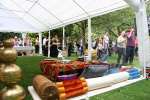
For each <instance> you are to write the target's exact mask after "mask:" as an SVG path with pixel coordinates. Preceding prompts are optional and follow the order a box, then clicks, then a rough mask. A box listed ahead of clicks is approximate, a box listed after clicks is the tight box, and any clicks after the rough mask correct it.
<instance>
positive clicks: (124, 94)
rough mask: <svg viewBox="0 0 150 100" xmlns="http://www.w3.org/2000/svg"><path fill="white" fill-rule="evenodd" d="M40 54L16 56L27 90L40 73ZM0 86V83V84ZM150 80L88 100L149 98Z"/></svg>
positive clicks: (23, 83) (27, 98)
mask: <svg viewBox="0 0 150 100" xmlns="http://www.w3.org/2000/svg"><path fill="white" fill-rule="evenodd" d="M44 58H45V57H42V56H33V57H28V56H25V57H18V58H17V62H16V63H17V65H19V66H20V67H21V69H22V71H23V78H22V80H21V81H20V83H19V84H20V85H22V86H23V87H24V88H25V90H26V91H27V87H28V86H30V85H32V79H33V77H34V76H35V75H37V74H40V73H41V71H40V68H39V61H41V60H42V59H44ZM74 58H75V57H70V58H69V59H74ZM115 59H116V56H112V57H110V59H109V62H111V63H115V62H116V61H115ZM134 65H138V61H135V62H134ZM0 88H2V85H1V84H0ZM149 94H150V81H149V80H143V81H140V82H137V83H135V84H133V85H129V86H126V87H123V88H120V89H117V90H114V91H111V92H107V93H104V94H101V95H97V96H94V97H91V98H90V100H149V99H150V95H149ZM25 100H32V98H31V96H30V95H29V93H28V91H27V97H26V99H25Z"/></svg>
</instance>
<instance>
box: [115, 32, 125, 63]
mask: <svg viewBox="0 0 150 100" xmlns="http://www.w3.org/2000/svg"><path fill="white" fill-rule="evenodd" d="M126 44H127V38H126V35H125V31H122V32H121V34H120V36H119V37H118V38H117V49H118V50H117V53H118V58H117V63H118V64H120V60H121V58H122V63H121V64H125V58H126Z"/></svg>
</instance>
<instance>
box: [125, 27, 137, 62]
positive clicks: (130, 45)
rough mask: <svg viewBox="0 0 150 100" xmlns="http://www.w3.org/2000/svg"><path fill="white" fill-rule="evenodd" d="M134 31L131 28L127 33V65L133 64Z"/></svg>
mask: <svg viewBox="0 0 150 100" xmlns="http://www.w3.org/2000/svg"><path fill="white" fill-rule="evenodd" d="M135 39H136V37H135V31H134V29H133V28H131V29H130V30H129V31H128V32H127V47H126V63H128V62H129V64H132V63H133V59H134V51H135V46H136V44H135Z"/></svg>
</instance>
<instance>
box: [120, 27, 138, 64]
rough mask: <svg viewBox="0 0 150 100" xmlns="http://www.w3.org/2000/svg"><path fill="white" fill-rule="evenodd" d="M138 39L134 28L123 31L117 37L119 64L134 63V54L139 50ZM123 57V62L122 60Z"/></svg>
mask: <svg viewBox="0 0 150 100" xmlns="http://www.w3.org/2000/svg"><path fill="white" fill-rule="evenodd" d="M137 46H138V41H137V38H136V35H135V30H134V29H133V28H131V29H128V30H127V31H122V32H121V33H120V35H119V36H118V38H117V53H118V58H117V63H118V64H123V65H124V64H132V63H133V60H134V54H135V52H137V50H138V48H137ZM121 59H122V62H121Z"/></svg>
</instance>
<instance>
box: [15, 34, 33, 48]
mask: <svg viewBox="0 0 150 100" xmlns="http://www.w3.org/2000/svg"><path fill="white" fill-rule="evenodd" d="M14 46H16V47H18V46H32V41H31V39H30V38H29V37H28V36H26V37H25V38H18V37H17V36H15V37H14Z"/></svg>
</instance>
